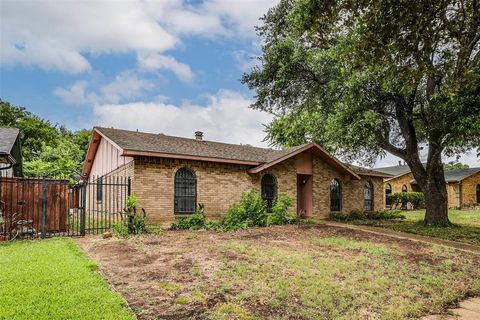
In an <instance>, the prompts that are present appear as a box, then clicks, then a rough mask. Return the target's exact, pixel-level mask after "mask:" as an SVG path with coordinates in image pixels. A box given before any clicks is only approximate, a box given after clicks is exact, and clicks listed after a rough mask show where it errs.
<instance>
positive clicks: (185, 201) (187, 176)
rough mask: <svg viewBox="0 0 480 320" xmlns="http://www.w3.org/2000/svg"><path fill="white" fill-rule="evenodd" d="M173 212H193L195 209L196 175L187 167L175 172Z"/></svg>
mask: <svg viewBox="0 0 480 320" xmlns="http://www.w3.org/2000/svg"><path fill="white" fill-rule="evenodd" d="M174 198H175V200H174V204H175V208H174V210H175V213H181V214H182V213H183V214H185V213H194V212H195V210H197V177H196V176H195V173H194V172H193V171H192V170H190V169H188V168H181V169H178V170H177V172H176V173H175V194H174Z"/></svg>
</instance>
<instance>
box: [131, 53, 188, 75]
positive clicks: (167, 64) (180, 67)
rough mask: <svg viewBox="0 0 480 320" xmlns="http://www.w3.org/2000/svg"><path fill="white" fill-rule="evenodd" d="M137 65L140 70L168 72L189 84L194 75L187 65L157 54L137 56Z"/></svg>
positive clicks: (170, 57)
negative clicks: (162, 70) (164, 70)
mask: <svg viewBox="0 0 480 320" xmlns="http://www.w3.org/2000/svg"><path fill="white" fill-rule="evenodd" d="M138 64H139V66H140V68H141V69H142V70H148V71H154V70H161V69H166V70H170V71H172V72H173V73H174V74H175V75H176V76H177V78H179V79H180V80H181V81H184V82H190V81H192V80H193V77H194V74H193V72H192V70H191V69H190V67H189V66H188V65H186V64H184V63H181V62H178V61H177V60H175V58H174V57H172V56H165V55H161V54H158V53H153V54H140V55H139V56H138Z"/></svg>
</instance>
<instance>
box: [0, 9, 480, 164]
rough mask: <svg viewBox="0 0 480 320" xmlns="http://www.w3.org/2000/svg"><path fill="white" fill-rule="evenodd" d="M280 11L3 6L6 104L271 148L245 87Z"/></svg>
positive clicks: (73, 123) (71, 121)
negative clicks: (261, 30)
mask: <svg viewBox="0 0 480 320" xmlns="http://www.w3.org/2000/svg"><path fill="white" fill-rule="evenodd" d="M276 3H277V0H204V1H186V0H184V1H182V0H156V1H148V0H122V1H66V0H63V1H53V0H51V1H33V0H32V1H28V0H20V1H10V0H3V1H1V2H0V27H1V29H0V45H1V47H0V97H1V98H2V99H3V100H6V101H9V102H11V103H13V104H14V105H20V106H24V107H26V108H27V109H28V110H29V111H31V112H33V113H35V114H37V115H39V116H41V117H43V118H46V119H49V120H50V121H52V122H54V123H60V124H65V125H66V126H67V127H69V128H71V129H74V130H75V129H81V128H91V127H92V126H94V125H100V126H109V127H111V126H113V127H115V128H124V129H132V130H135V129H139V130H143V131H148V132H162V133H165V134H171V135H179V136H185V137H193V133H194V131H197V130H201V131H204V132H205V138H206V139H209V140H218V141H224V142H232V143H249V144H252V145H259V146H265V143H264V142H262V139H263V138H264V136H265V133H264V132H263V124H265V123H268V122H269V121H270V120H271V119H272V116H271V115H269V114H266V113H261V112H259V111H255V110H251V109H249V108H248V106H249V104H250V103H251V102H252V98H253V92H250V91H249V90H248V88H246V87H245V86H244V85H242V84H241V83H240V81H239V80H240V78H241V77H242V74H243V73H244V72H247V71H248V70H249V69H250V68H251V67H252V66H253V65H254V63H255V60H253V59H251V58H252V57H254V56H257V55H259V54H260V48H261V43H260V39H258V37H257V36H256V35H255V31H254V26H255V25H258V24H259V23H260V21H259V20H258V18H259V17H260V16H262V15H263V14H264V13H265V12H266V11H267V10H268V8H270V7H272V6H273V5H275V4H276ZM462 160H463V161H465V162H468V163H470V164H471V165H475V164H478V159H476V157H475V156H474V155H473V154H470V155H465V156H463V157H462ZM396 161H397V159H395V158H394V157H392V156H388V157H387V158H385V159H380V160H379V162H378V163H377V165H390V164H395V163H396Z"/></svg>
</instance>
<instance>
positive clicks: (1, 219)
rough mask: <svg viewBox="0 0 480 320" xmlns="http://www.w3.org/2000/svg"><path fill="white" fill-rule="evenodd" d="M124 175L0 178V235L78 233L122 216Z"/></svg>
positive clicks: (100, 228) (126, 183) (92, 231)
mask: <svg viewBox="0 0 480 320" xmlns="http://www.w3.org/2000/svg"><path fill="white" fill-rule="evenodd" d="M129 194H130V178H129V177H100V178H97V179H96V180H95V181H94V182H89V183H84V184H77V185H73V186H72V185H70V183H69V182H68V180H58V179H46V178H43V179H38V178H9V177H0V240H9V239H24V238H37V237H41V238H46V237H54V236H83V235H85V234H97V233H102V232H104V231H106V230H109V229H110V228H111V227H113V225H114V224H115V223H117V222H118V221H120V220H121V219H122V218H123V212H124V208H125V207H126V203H127V197H128V195H129Z"/></svg>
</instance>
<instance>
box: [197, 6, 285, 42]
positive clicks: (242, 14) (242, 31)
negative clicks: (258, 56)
mask: <svg viewBox="0 0 480 320" xmlns="http://www.w3.org/2000/svg"><path fill="white" fill-rule="evenodd" d="M279 2H280V1H279V0H241V1H237V0H205V1H204V10H205V11H206V12H209V13H210V14H213V15H218V16H220V17H221V18H222V22H223V24H224V25H225V26H226V27H227V28H228V29H230V30H234V31H235V32H236V34H237V35H240V36H245V35H249V37H252V38H253V37H254V36H255V33H254V27H255V26H257V25H260V24H261V21H260V20H259V18H260V17H261V16H263V15H264V14H265V13H267V11H268V9H269V8H271V7H273V6H275V5H276V4H278V3H279Z"/></svg>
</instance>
